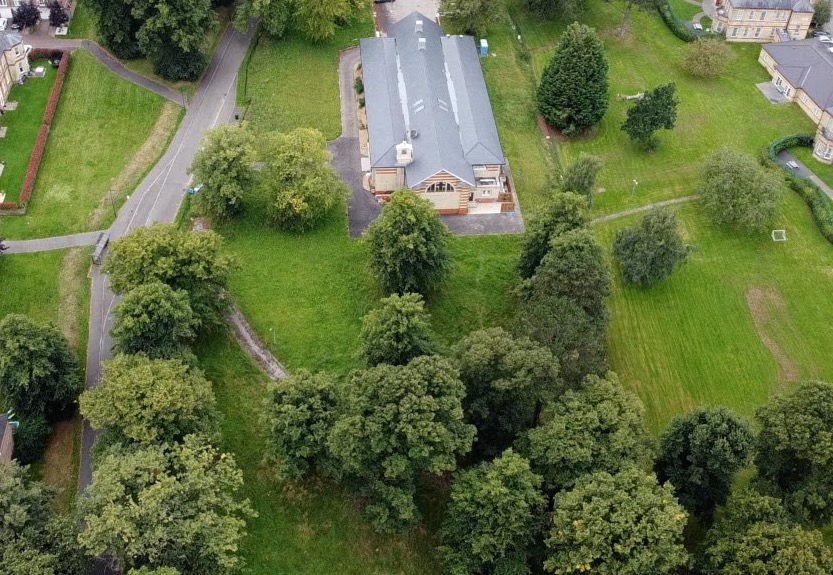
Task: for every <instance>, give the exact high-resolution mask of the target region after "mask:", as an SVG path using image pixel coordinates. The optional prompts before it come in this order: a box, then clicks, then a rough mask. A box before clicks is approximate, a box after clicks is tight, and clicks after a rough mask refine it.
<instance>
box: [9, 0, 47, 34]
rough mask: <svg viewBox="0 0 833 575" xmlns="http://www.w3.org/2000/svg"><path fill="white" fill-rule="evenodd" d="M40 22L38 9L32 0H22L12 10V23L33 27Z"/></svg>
mask: <svg viewBox="0 0 833 575" xmlns="http://www.w3.org/2000/svg"><path fill="white" fill-rule="evenodd" d="M38 22H40V9H39V8H38V6H37V5H36V4H35V1H34V0H28V1H24V2H22V3H20V4H18V6H17V8H15V9H14V10H12V24H17V25H19V26H20V27H21V28H34V27H35V26H37V25H38Z"/></svg>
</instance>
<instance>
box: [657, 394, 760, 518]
mask: <svg viewBox="0 0 833 575" xmlns="http://www.w3.org/2000/svg"><path fill="white" fill-rule="evenodd" d="M753 442H754V436H753V434H752V430H751V428H750V426H749V423H748V422H747V421H746V420H744V419H742V418H741V417H739V416H738V415H736V414H735V413H733V412H732V411H730V410H729V409H726V408H725V407H700V408H698V409H696V410H694V411H693V412H692V413H689V414H686V415H678V416H677V417H675V418H674V419H673V420H672V421H671V424H670V425H669V426H668V427H667V428H666V429H665V431H664V432H663V433H662V436H661V437H660V448H659V455H658V456H657V459H656V462H655V469H656V472H657V477H659V480H660V481H661V482H663V483H664V482H666V481H670V482H671V484H672V485H674V493H675V494H676V495H677V499H679V501H680V503H681V504H682V505H683V507H685V508H686V509H688V510H689V511H690V512H692V513H694V514H696V515H699V516H702V517H705V518H706V519H707V520H709V519H710V518H711V516H712V513H714V509H715V507H716V506H718V505H723V504H724V503H725V502H726V498H727V497H728V496H729V491H730V489H731V485H732V480H733V478H734V475H735V472H737V471H738V470H739V469H741V468H742V467H744V466H745V465H746V464H747V463H748V461H749V457H750V454H751V451H752V446H753Z"/></svg>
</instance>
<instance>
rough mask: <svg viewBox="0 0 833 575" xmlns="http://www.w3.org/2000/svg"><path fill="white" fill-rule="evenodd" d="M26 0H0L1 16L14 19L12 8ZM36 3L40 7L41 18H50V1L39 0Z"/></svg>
mask: <svg viewBox="0 0 833 575" xmlns="http://www.w3.org/2000/svg"><path fill="white" fill-rule="evenodd" d="M24 1H26V0H0V18H8V19H9V22H11V21H12V10H14V9H15V8H17V7H18V6H20V5H21V4H23V2H24ZM36 4H37V5H38V8H39V9H40V18H41V20H48V19H49V1H48V0H37V2H36Z"/></svg>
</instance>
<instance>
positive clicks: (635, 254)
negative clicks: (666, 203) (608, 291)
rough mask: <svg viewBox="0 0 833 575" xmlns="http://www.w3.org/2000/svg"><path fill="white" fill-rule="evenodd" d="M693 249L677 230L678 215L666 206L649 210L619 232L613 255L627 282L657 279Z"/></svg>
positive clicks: (668, 271) (651, 281)
mask: <svg viewBox="0 0 833 575" xmlns="http://www.w3.org/2000/svg"><path fill="white" fill-rule="evenodd" d="M689 252H690V248H689V247H688V246H686V245H685V242H683V238H682V237H681V236H680V233H679V232H678V231H677V216H676V215H675V214H674V213H673V212H669V211H667V210H665V209H663V208H656V209H653V210H651V211H650V212H648V213H647V214H646V215H645V216H644V217H643V218H642V219H641V220H640V221H639V224H637V225H636V226H634V227H632V228H624V229H621V230H619V231H618V232H616V239H615V240H614V242H613V257H615V258H616V259H617V260H618V262H619V268H620V269H621V270H622V281H623V282H624V283H626V284H638V285H648V284H652V283H655V282H658V281H660V280H662V279H664V278H666V277H668V276H670V275H671V274H672V273H674V270H675V269H677V267H678V266H680V265H681V264H683V263H684V262H685V261H686V260H687V259H688V255H689Z"/></svg>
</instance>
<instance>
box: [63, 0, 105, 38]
mask: <svg viewBox="0 0 833 575" xmlns="http://www.w3.org/2000/svg"><path fill="white" fill-rule="evenodd" d="M66 37H67V38H84V39H87V40H95V41H96V42H97V41H98V31H97V30H96V21H95V14H94V13H93V11H92V9H91V8H90V7H89V6H87V3H86V2H85V1H84V0H79V1H78V2H77V3H76V4H75V11H74V12H73V13H72V20H70V22H69V31H68V32H67V36H66Z"/></svg>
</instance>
